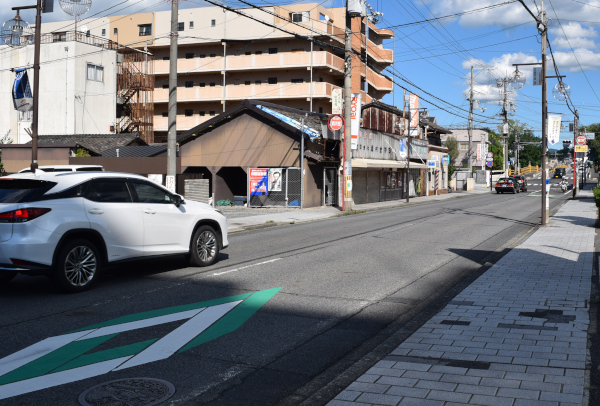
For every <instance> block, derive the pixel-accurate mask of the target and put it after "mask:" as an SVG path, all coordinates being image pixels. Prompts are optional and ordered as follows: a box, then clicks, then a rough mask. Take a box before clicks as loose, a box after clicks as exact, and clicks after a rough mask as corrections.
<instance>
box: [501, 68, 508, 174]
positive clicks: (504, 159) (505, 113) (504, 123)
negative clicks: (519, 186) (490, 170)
mask: <svg viewBox="0 0 600 406" xmlns="http://www.w3.org/2000/svg"><path fill="white" fill-rule="evenodd" d="M506 82H507V79H506V78H504V79H502V85H503V89H504V94H503V96H502V140H503V141H504V143H503V144H504V145H503V147H504V148H503V151H502V153H503V154H504V156H503V157H502V170H503V171H504V173H505V174H506V162H507V159H508V111H507V109H506V102H507V97H508V94H507V93H506Z"/></svg>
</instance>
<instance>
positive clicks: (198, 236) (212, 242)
mask: <svg viewBox="0 0 600 406" xmlns="http://www.w3.org/2000/svg"><path fill="white" fill-rule="evenodd" d="M218 254H219V238H218V235H217V233H216V232H215V230H214V229H213V228H212V227H210V226H202V227H199V228H198V229H197V230H196V232H195V233H194V236H193V237H192V243H191V246H190V254H189V258H190V265H192V266H209V265H212V264H213V263H214V262H215V261H216V260H217V255H218Z"/></svg>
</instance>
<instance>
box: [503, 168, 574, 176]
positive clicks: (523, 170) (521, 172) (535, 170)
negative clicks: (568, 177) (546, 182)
mask: <svg viewBox="0 0 600 406" xmlns="http://www.w3.org/2000/svg"><path fill="white" fill-rule="evenodd" d="M565 168H566V165H565ZM539 171H540V167H539V166H537V165H536V166H532V165H529V166H526V167H524V168H519V175H526V174H528V173H538V172H539ZM514 174H515V171H514V170H513V169H509V170H508V175H509V176H511V175H514Z"/></svg>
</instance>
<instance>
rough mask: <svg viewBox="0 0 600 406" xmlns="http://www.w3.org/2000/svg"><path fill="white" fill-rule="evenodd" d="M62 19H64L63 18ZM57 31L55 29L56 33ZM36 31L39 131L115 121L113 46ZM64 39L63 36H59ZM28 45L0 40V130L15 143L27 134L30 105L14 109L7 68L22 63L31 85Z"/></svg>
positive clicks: (91, 130)
mask: <svg viewBox="0 0 600 406" xmlns="http://www.w3.org/2000/svg"><path fill="white" fill-rule="evenodd" d="M63 24H64V22H63ZM57 35H58V34H57ZM63 35H67V37H66V38H61V39H58V38H57V42H53V39H52V35H44V36H42V45H41V50H40V96H39V97H40V100H39V108H40V113H39V124H38V133H39V134H40V135H59V134H65V135H66V134H107V133H110V132H111V126H114V125H115V121H116V102H117V101H116V99H117V52H116V51H114V50H110V49H107V48H105V47H102V46H97V45H91V44H89V43H84V42H90V43H92V42H93V41H86V40H85V38H84V39H83V41H84V42H80V41H82V40H80V41H77V42H75V41H69V37H68V35H71V36H73V33H72V32H71V33H68V34H63ZM83 36H84V37H85V34H83ZM65 40H66V41H65ZM33 53H34V50H33V45H28V46H26V47H22V48H10V47H7V46H0V54H1V55H2V57H1V58H0V111H2V112H3V114H1V115H0V136H4V135H6V134H8V135H9V136H10V138H11V139H12V140H13V142H14V143H16V144H23V143H26V142H28V141H30V140H31V137H30V136H29V135H28V134H27V132H26V131H25V130H26V129H29V128H31V118H32V113H33V112H32V111H29V112H18V111H16V110H15V109H14V106H13V101H12V85H13V82H14V79H15V73H14V72H12V71H10V69H13V68H22V67H27V68H28V69H27V74H28V75H29V82H30V84H31V87H32V91H33V75H34V72H33V68H32V67H33Z"/></svg>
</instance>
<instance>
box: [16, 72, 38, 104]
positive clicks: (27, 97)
mask: <svg viewBox="0 0 600 406" xmlns="http://www.w3.org/2000/svg"><path fill="white" fill-rule="evenodd" d="M15 72H16V73H17V76H16V77H15V82H14V83H13V90H12V94H13V103H14V105H15V110H18V111H30V110H31V109H33V94H32V93H31V87H30V86H29V78H28V77H27V69H25V68H22V69H15Z"/></svg>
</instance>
